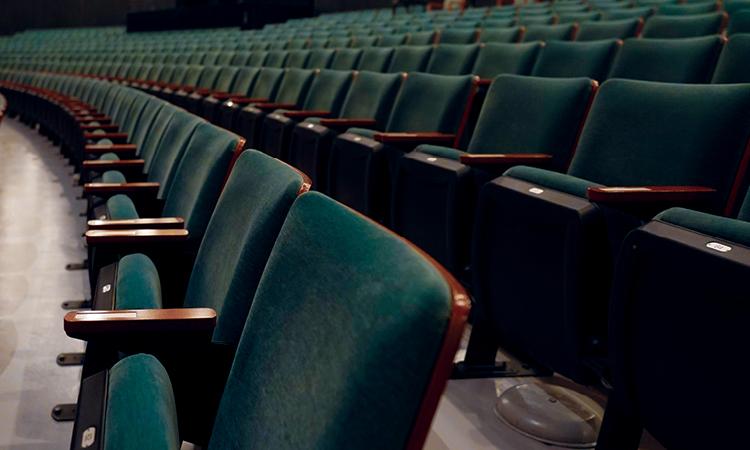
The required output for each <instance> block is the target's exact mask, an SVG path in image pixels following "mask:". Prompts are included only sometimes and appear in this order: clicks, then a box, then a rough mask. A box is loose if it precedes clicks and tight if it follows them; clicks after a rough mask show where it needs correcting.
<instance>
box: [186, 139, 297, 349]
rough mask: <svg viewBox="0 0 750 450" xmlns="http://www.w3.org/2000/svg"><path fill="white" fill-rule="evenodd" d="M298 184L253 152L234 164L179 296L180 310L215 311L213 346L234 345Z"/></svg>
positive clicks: (278, 164)
mask: <svg viewBox="0 0 750 450" xmlns="http://www.w3.org/2000/svg"><path fill="white" fill-rule="evenodd" d="M302 183H303V180H302V177H301V176H300V175H299V174H298V173H297V172H296V171H295V170H294V169H292V168H291V167H289V166H287V165H286V164H283V163H281V162H280V161H278V160H276V159H273V158H271V157H269V156H266V155H264V154H262V153H260V152H257V151H255V150H248V151H246V152H244V153H243V154H242V155H241V156H240V158H239V159H238V160H237V164H236V165H235V167H234V169H233V170H232V175H231V176H230V178H229V181H228V182H227V185H226V188H225V189H224V191H223V192H222V194H221V198H220V199H219V202H218V204H217V206H216V210H215V212H214V214H213V216H212V217H211V221H210V222H209V225H208V228H207V230H206V235H205V239H204V240H203V242H202V243H201V247H200V250H199V251H198V256H197V259H196V262H195V266H194V269H193V272H192V275H191V277H190V282H189V284H188V289H187V296H186V298H185V306H186V307H207V308H213V309H214V310H215V311H216V313H217V316H218V319H217V324H216V328H215V329H214V334H213V341H214V342H216V343H222V344H228V345H234V346H236V345H237V343H238V342H239V338H240V334H241V333H242V327H243V326H244V325H245V319H246V318H247V312H248V310H249V309H250V305H251V300H252V297H253V295H254V293H255V289H256V288H257V287H258V282H259V280H260V277H261V274H262V273H263V269H264V267H265V264H266V261H267V259H268V255H269V254H270V253H271V248H272V247H273V243H274V242H275V241H276V237H277V236H278V233H279V230H280V229H281V226H282V224H283V223H284V219H285V217H286V215H287V212H288V211H289V208H291V206H292V203H293V202H294V199H295V198H296V197H297V192H298V191H299V189H300V187H301V186H302ZM227 230H231V232H227Z"/></svg>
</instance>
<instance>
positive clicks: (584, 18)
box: [557, 11, 602, 24]
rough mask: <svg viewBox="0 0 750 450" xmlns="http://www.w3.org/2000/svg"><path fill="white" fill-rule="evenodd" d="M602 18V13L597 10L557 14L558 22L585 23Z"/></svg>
mask: <svg viewBox="0 0 750 450" xmlns="http://www.w3.org/2000/svg"><path fill="white" fill-rule="evenodd" d="M601 18H602V13H600V12H598V11H582V12H571V13H561V14H560V15H559V16H558V19H557V21H558V23H579V24H583V23H587V22H595V21H598V20H600V19H601Z"/></svg>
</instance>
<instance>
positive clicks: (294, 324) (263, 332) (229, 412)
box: [208, 193, 451, 450]
mask: <svg viewBox="0 0 750 450" xmlns="http://www.w3.org/2000/svg"><path fill="white" fill-rule="evenodd" d="M300 261H305V262H306V263H305V270H302V271H300V270H299V264H300ZM450 305H451V300H450V292H449V288H448V286H447V284H446V282H445V281H444V280H443V278H442V277H441V275H440V274H439V273H438V272H437V270H436V269H435V268H434V267H433V266H431V265H430V264H429V263H428V262H427V261H426V260H425V259H424V258H423V257H421V256H420V255H418V254H417V253H416V252H415V251H414V250H413V249H412V248H411V247H410V246H409V245H407V244H406V243H405V242H404V241H402V240H401V239H399V238H398V237H396V236H394V235H393V234H391V233H389V232H388V231H386V230H385V229H384V228H382V227H380V226H378V225H376V224H375V223H373V222H371V221H369V220H368V219H366V218H364V217H362V216H359V215H357V214H356V213H353V212H352V211H351V210H349V209H348V208H346V207H344V206H342V205H340V204H338V203H336V202H335V201H334V200H331V199H329V198H327V197H325V196H323V195H322V194H318V193H308V194H304V195H303V196H301V197H300V198H298V199H297V201H296V202H295V203H294V205H293V207H292V210H291V211H290V213H289V216H288V217H287V220H286V222H285V223H284V226H283V228H282V230H281V233H280V234H279V238H278V240H277V242H276V245H275V246H274V249H273V251H272V253H271V257H270V259H269V261H268V264H267V266H266V270H265V272H264V273H263V278H262V279H261V282H260V286H259V287H258V291H257V292H256V295H255V299H254V301H253V305H252V307H251V310H250V314H249V316H248V321H247V324H246V325H245V329H244V331H243V334H242V338H241V341H240V345H239V348H238V350H237V353H236V356H235V359H234V364H233V366H232V370H231V373H230V375H229V379H228V382H227V386H226V388H225V390H224V394H223V396H222V401H221V405H220V407H219V412H218V415H217V419H216V422H215V425H214V430H213V434H212V436H211V441H210V443H209V447H208V448H209V449H214V450H215V449H226V448H262V449H275V450H284V449H299V448H316V449H336V448H353V449H354V448H356V449H390V448H404V447H405V445H406V442H407V439H408V437H409V433H410V431H411V428H412V426H413V424H414V421H415V419H416V415H417V413H418V409H419V405H420V403H421V400H422V397H423V395H424V393H425V389H426V387H427V384H428V381H429V379H430V375H431V373H432V370H433V366H434V364H435V360H436V357H437V355H438V352H439V349H440V346H441V343H442V341H443V339H444V334H445V331H446V327H447V324H448V320H449V317H450V308H451V306H450ZM300 355H307V357H302V358H301V357H300ZM320 361H326V363H325V364H320Z"/></svg>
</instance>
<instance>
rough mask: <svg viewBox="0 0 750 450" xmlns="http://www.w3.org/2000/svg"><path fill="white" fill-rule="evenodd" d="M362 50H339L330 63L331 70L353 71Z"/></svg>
mask: <svg viewBox="0 0 750 450" xmlns="http://www.w3.org/2000/svg"><path fill="white" fill-rule="evenodd" d="M362 52H363V50H362V49H360V48H339V49H337V50H336V54H335V55H334V56H333V60H332V61H331V69H332V70H354V69H356V68H357V66H358V65H359V61H360V59H361V58H362Z"/></svg>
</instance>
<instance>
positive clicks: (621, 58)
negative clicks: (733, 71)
mask: <svg viewBox="0 0 750 450" xmlns="http://www.w3.org/2000/svg"><path fill="white" fill-rule="evenodd" d="M721 47H722V41H721V38H720V37H719V36H705V37H697V38H686V39H628V40H626V41H625V44H624V45H623V46H622V50H620V52H619V53H618V55H617V57H616V58H615V61H614V63H612V70H611V71H610V72H609V77H610V78H631V79H635V80H647V81H664V82H669V83H707V82H708V81H709V80H710V79H711V75H712V74H713V69H714V65H715V64H716V59H717V58H718V55H719V52H720V51H721Z"/></svg>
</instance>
